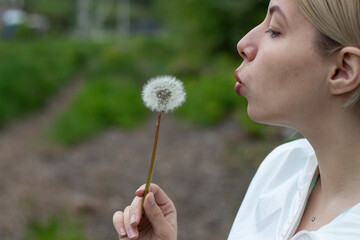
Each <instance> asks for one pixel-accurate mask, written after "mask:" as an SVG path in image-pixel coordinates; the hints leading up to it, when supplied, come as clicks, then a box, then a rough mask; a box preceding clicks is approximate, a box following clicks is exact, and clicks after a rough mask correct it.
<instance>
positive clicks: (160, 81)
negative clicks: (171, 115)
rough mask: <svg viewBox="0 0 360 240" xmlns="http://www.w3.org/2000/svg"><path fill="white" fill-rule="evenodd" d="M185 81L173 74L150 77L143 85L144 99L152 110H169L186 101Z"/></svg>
mask: <svg viewBox="0 0 360 240" xmlns="http://www.w3.org/2000/svg"><path fill="white" fill-rule="evenodd" d="M185 96H186V93H185V91H184V86H183V83H182V82H181V81H180V80H178V79H176V78H175V77H173V76H159V77H155V78H152V79H150V80H149V81H148V82H147V83H146V84H145V85H144V87H143V91H142V99H143V101H144V103H145V106H146V107H148V108H149V109H151V110H152V111H158V112H165V113H166V112H169V111H172V110H174V109H175V108H177V107H179V106H181V104H183V103H184V102H185Z"/></svg>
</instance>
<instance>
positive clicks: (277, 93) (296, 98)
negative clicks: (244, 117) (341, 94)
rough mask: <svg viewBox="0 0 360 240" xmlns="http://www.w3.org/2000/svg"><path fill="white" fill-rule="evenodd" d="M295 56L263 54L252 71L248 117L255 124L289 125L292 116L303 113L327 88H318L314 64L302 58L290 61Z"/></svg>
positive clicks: (298, 57)
mask: <svg viewBox="0 0 360 240" xmlns="http://www.w3.org/2000/svg"><path fill="white" fill-rule="evenodd" d="M294 55H295V54H294V53H289V52H288V54H287V55H285V54H282V55H280V54H277V55H274V54H266V53H263V55H262V56H261V58H259V61H258V62H257V63H256V66H257V67H256V69H250V68H249V71H251V72H249V75H248V76H249V96H248V102H249V105H248V114H249V116H250V118H251V119H253V120H254V121H256V122H260V123H267V124H274V125H286V124H287V123H288V122H289V121H288V118H289V116H290V115H292V116H294V115H296V114H297V112H302V111H303V108H304V107H305V106H308V104H309V102H311V101H313V100H314V99H313V98H314V96H316V95H317V93H318V91H319V89H320V87H323V86H320V85H319V84H317V83H318V81H317V79H316V77H317V76H318V72H315V71H316V65H314V64H315V63H314V60H312V58H311V57H309V56H304V55H303V56H300V55H299V54H298V55H295V56H297V57H291V58H290V57H287V56H294ZM269 59H270V60H269ZM300 59H301V61H300ZM260 60H263V61H260ZM254 63H255V62H254ZM314 66H315V67H314ZM253 67H255V64H254V65H253ZM250 73H252V74H250ZM250 76H251V77H250ZM316 85H317V86H316Z"/></svg>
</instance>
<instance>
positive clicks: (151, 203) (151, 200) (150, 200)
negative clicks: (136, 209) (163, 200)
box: [149, 194, 155, 206]
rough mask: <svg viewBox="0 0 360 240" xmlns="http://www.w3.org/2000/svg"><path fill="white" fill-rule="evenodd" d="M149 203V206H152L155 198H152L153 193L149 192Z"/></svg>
mask: <svg viewBox="0 0 360 240" xmlns="http://www.w3.org/2000/svg"><path fill="white" fill-rule="evenodd" d="M149 203H150V206H153V205H154V204H155V198H154V195H153V194H151V196H150V199H149Z"/></svg>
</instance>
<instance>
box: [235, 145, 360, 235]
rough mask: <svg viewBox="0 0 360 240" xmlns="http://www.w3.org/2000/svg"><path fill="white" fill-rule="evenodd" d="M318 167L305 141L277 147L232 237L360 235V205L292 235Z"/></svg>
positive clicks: (253, 185) (246, 201)
mask: <svg viewBox="0 0 360 240" xmlns="http://www.w3.org/2000/svg"><path fill="white" fill-rule="evenodd" d="M317 171H318V163H317V159H316V156H315V152H314V150H313V148H312V147H311V145H310V143H309V142H308V141H307V140H306V139H300V140H296V141H293V142H290V143H286V144H283V145H281V146H279V147H277V148H276V149H275V150H274V151H272V152H271V153H270V154H269V155H268V156H267V157H266V158H265V160H264V161H263V163H262V164H261V166H260V167H259V169H258V171H257V172H256V174H255V176H254V178H253V180H252V181H251V184H250V186H249V189H248V191H247V193H246V195H245V198H244V200H243V202H242V204H241V206H240V209H239V211H238V213H237V216H236V218H235V221H234V223H233V226H232V228H231V231H230V234H229V238H228V240H289V239H291V240H345V239H346V240H356V239H360V203H359V204H357V205H355V206H354V207H352V208H351V209H349V210H348V211H345V212H344V213H342V214H340V215H339V216H338V217H336V218H335V219H334V220H333V221H331V222H330V223H329V224H327V225H325V226H323V227H321V228H320V229H318V230H317V231H311V232H308V231H301V232H298V233H297V234H296V235H295V236H294V233H295V231H296V230H297V227H298V226H299V223H300V220H301V217H302V214H303V212H304V209H305V205H306V202H307V198H308V196H309V193H310V185H311V182H312V180H313V179H314V178H315V175H317Z"/></svg>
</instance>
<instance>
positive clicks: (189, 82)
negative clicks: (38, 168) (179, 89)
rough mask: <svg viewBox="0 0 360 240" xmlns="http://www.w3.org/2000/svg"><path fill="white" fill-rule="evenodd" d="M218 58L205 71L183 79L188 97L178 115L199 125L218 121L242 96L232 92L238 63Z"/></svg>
mask: <svg viewBox="0 0 360 240" xmlns="http://www.w3.org/2000/svg"><path fill="white" fill-rule="evenodd" d="M215 59H216V61H214V62H213V63H211V64H210V65H209V66H207V68H206V69H205V70H204V72H203V73H200V74H199V75H197V76H193V77H188V78H185V79H184V80H185V89H186V92H187V100H186V102H185V104H184V105H183V106H182V107H181V108H179V110H178V111H177V114H178V115H179V116H181V117H183V118H184V119H187V120H188V121H190V122H192V123H195V124H197V125H203V126H210V125H213V124H216V123H218V122H219V121H221V120H222V119H223V118H224V116H226V115H228V114H229V113H230V112H231V110H232V109H233V108H234V106H235V105H236V104H237V102H238V99H239V97H238V96H237V95H236V94H235V93H234V91H233V89H234V83H235V79H234V69H235V64H234V63H233V62H232V61H231V60H230V59H229V58H226V57H221V56H217V57H215Z"/></svg>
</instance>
